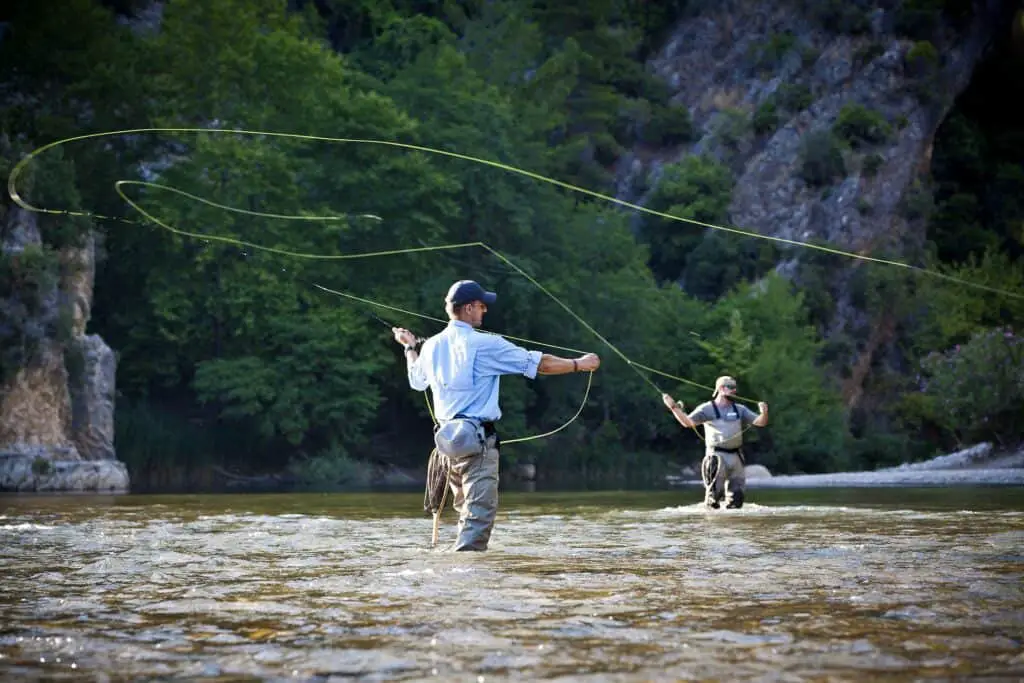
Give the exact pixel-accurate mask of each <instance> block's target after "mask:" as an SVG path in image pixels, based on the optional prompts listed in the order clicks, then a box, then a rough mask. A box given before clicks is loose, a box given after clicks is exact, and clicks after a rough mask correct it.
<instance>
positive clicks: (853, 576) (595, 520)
mask: <svg viewBox="0 0 1024 683" xmlns="http://www.w3.org/2000/svg"><path fill="white" fill-rule="evenodd" d="M699 497H700V493H699V491H697V490H685V491H674V492H643V493H634V492H602V493H505V494H503V497H502V503H501V513H500V514H499V518H498V526H497V527H496V530H495V534H494V537H493V539H492V543H491V550H490V551H488V552H487V553H476V554H470V553H465V554H464V553H453V552H449V551H446V550H443V549H431V548H430V547H429V539H430V520H429V517H428V516H425V515H424V514H423V513H422V511H421V507H420V505H421V496H420V495H419V494H383V493H381V494H329V495H328V494H323V495H318V494H301V495H292V494H281V495H234V496H232V495H211V496H109V497H102V496H101V497H94V496H52V497H44V496H5V497H0V547H2V550H3V552H2V557H0V616H2V621H0V678H3V679H5V680H6V679H8V678H12V679H17V680H43V679H45V680H89V681H95V680H111V681H113V680H173V679H190V680H195V679H202V680H302V681H324V680H345V681H349V680H367V681H394V680H445V681H474V682H480V681H497V680H566V681H570V680H572V681H648V680H653V681H662V680H665V681H667V680H729V681H735V680H759V681H824V680H829V681H846V680H848V681H861V680H875V681H912V680H963V679H968V678H979V679H980V678H983V679H984V680H986V681H994V680H1022V679H1024V646H1022V642H1024V489H1022V488H1021V487H992V488H970V487H954V488H934V489H916V490H909V491H906V490H900V489H892V488H890V489H852V490H846V489H843V490H837V489H829V490H817V491H815V490H793V491H784V490H771V491H767V490H766V491H752V492H751V498H753V502H752V503H751V504H749V505H748V506H746V507H744V508H743V509H742V510H738V511H737V510H729V511H713V512H708V511H705V510H704V509H703V507H702V506H700V505H697V504H695V501H697V500H699ZM453 523H454V516H453V514H452V513H451V512H448V513H446V517H445V524H444V525H443V527H442V541H446V542H448V543H450V542H451V541H452V540H453V539H454V531H453Z"/></svg>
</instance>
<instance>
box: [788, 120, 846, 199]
mask: <svg viewBox="0 0 1024 683" xmlns="http://www.w3.org/2000/svg"><path fill="white" fill-rule="evenodd" d="M798 158H799V162H800V168H799V174H800V177H801V178H803V179H804V181H805V182H806V183H807V184H808V185H812V186H823V185H828V184H829V183H831V182H832V180H833V179H835V178H836V177H837V176H841V175H843V174H844V173H846V164H845V162H844V161H843V154H842V151H841V150H840V148H839V141H838V140H837V139H836V136H835V135H833V134H832V133H830V132H829V131H825V130H819V131H815V132H813V133H808V134H807V135H805V136H804V139H803V141H802V142H801V143H800V151H799V157H798Z"/></svg>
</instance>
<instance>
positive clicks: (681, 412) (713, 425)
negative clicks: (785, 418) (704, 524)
mask: <svg viewBox="0 0 1024 683" xmlns="http://www.w3.org/2000/svg"><path fill="white" fill-rule="evenodd" d="M735 395H736V380H734V379H733V378H732V377H728V376H724V377H719V378H718V379H717V380H716V381H715V391H714V393H712V394H711V399H712V400H710V401H708V402H706V403H702V404H700V405H699V406H697V407H696V408H695V409H694V411H693V412H692V413H690V414H689V415H687V414H686V410H685V408H684V407H683V404H682V403H676V401H675V399H674V398H672V397H671V396H669V395H668V394H662V396H661V399H662V401H664V402H665V407H666V408H668V409H669V410H670V411H672V415H674V416H675V418H676V420H677V421H678V422H679V424H681V425H683V426H684V427H687V428H693V427H696V426H697V425H699V424H702V425H704V443H705V445H706V447H707V449H706V451H705V454H704V460H703V462H701V465H700V474H701V479H703V480H704V504H705V505H707V506H708V507H711V508H717V507H719V505H720V504H721V501H722V499H723V498H724V499H725V507H727V508H740V507H743V489H744V487H745V486H746V483H747V478H746V475H745V474H744V471H743V468H744V465H745V462H744V457H743V425H744V424H752V425H754V426H755V427H764V426H765V425H766V424H768V404H767V403H758V404H757V407H758V409H759V410H760V414H755V413H754V411H753V410H751V409H750V408H747V407H746V406H744V405H740V404H739V403H736V402H735V401H734V400H733V398H732V397H733V396H735Z"/></svg>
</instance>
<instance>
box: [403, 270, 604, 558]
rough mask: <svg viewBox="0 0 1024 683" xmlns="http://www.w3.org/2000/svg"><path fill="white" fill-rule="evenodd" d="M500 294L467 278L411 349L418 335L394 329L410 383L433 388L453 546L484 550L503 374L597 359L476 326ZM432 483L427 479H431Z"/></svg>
mask: <svg viewBox="0 0 1024 683" xmlns="http://www.w3.org/2000/svg"><path fill="white" fill-rule="evenodd" d="M497 298H498V295H497V294H495V293H494V292H488V291H485V290H484V288H483V287H481V286H480V285H479V284H477V283H476V282H473V281H472V280H460V281H458V282H456V283H455V284H453V285H452V286H451V288H450V289H449V290H448V294H447V296H446V297H445V312H447V313H448V318H449V322H448V326H447V327H446V328H445V329H444V330H443V331H442V332H441V333H439V334H437V335H435V336H433V337H431V338H430V339H427V340H426V341H425V342H423V346H422V348H421V349H419V351H417V349H416V341H417V340H416V337H415V335H413V333H412V332H410V331H409V330H406V329H404V328H400V327H395V328H392V332H393V333H394V335H395V341H397V342H398V343H399V344H401V345H402V346H403V347H405V358H406V364H407V366H408V373H409V386H411V387H412V388H413V389H415V390H416V391H426V389H427V387H430V391H431V394H432V395H433V399H434V410H435V414H436V417H437V420H438V423H439V424H438V426H437V428H436V430H435V432H434V443H435V445H436V446H437V450H438V453H439V454H440V456H441V457H444V458H446V459H447V461H448V466H449V473H448V483H449V486H450V487H451V491H452V494H453V495H454V501H453V503H454V505H455V509H456V510H458V512H459V525H458V538H457V540H456V541H455V550H486V549H487V543H488V541H489V540H490V537H491V529H492V528H493V527H494V519H495V517H496V516H497V513H498V448H499V444H500V442H499V439H498V434H497V431H496V430H495V426H494V425H495V423H496V422H497V421H498V420H499V419H500V418H501V409H500V408H499V407H498V382H499V378H500V377H501V375H523V376H524V377H528V378H530V379H534V378H535V377H536V376H537V375H538V374H540V375H564V374H567V373H570V372H593V371H595V370H597V368H598V367H599V366H600V365H601V360H600V358H598V357H597V356H596V355H595V354H593V353H588V354H585V355H583V356H580V357H579V358H575V359H570V358H560V357H558V356H552V355H550V354H546V353H541V352H540V351H527V350H526V349H524V348H522V347H519V346H516V345H515V344H513V343H512V342H510V341H508V340H507V339H505V338H504V337H500V336H498V335H495V334H485V333H482V332H477V331H476V329H475V328H478V327H480V326H481V324H483V319H484V314H485V313H486V312H487V307H488V306H489V305H493V304H494V302H495V301H496V300H497ZM428 485H429V482H428Z"/></svg>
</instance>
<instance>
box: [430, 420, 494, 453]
mask: <svg viewBox="0 0 1024 683" xmlns="http://www.w3.org/2000/svg"><path fill="white" fill-rule="evenodd" d="M434 445H435V446H437V450H438V452H439V453H441V454H442V455H446V456H448V457H449V458H452V459H453V460H458V459H461V458H468V457H470V456H473V455H479V454H481V453H483V452H484V449H486V447H487V437H486V436H485V435H484V428H483V426H482V425H481V424H480V423H478V422H476V421H475V420H466V419H461V418H456V419H454V420H449V421H447V422H445V423H444V424H442V425H441V426H440V427H438V428H437V431H436V432H434Z"/></svg>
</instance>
